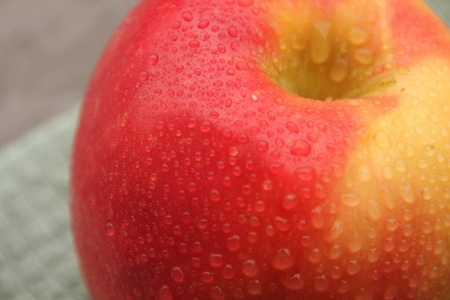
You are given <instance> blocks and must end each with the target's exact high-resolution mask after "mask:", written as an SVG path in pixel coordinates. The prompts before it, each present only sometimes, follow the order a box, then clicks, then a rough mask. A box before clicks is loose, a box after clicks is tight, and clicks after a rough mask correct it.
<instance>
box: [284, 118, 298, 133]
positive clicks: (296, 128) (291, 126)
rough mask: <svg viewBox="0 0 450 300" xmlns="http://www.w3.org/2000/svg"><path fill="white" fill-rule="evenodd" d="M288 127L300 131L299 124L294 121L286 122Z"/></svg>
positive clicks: (290, 129) (293, 131)
mask: <svg viewBox="0 0 450 300" xmlns="http://www.w3.org/2000/svg"><path fill="white" fill-rule="evenodd" d="M286 128H287V130H289V131H290V132H292V133H299V129H298V126H297V125H296V124H295V123H294V122H292V121H288V122H286Z"/></svg>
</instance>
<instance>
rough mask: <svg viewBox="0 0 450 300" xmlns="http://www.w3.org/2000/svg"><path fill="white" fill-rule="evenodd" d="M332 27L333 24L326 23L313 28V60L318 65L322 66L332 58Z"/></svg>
mask: <svg viewBox="0 0 450 300" xmlns="http://www.w3.org/2000/svg"><path fill="white" fill-rule="evenodd" d="M332 27H333V25H332V23H331V22H326V21H325V22H318V23H315V24H314V25H313V27H312V32H311V59H312V61H313V62H314V63H316V64H322V63H324V62H326V61H327V60H328V59H329V58H330V55H331V37H330V33H331V32H330V31H331V28H332Z"/></svg>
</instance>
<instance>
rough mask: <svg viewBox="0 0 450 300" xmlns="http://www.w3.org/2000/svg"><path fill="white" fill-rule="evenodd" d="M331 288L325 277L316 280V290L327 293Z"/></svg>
mask: <svg viewBox="0 0 450 300" xmlns="http://www.w3.org/2000/svg"><path fill="white" fill-rule="evenodd" d="M329 286H330V282H329V281H328V278H327V277H326V276H325V275H322V276H318V277H316V278H314V289H315V290H316V291H319V292H323V291H326V290H327V289H328V288H329Z"/></svg>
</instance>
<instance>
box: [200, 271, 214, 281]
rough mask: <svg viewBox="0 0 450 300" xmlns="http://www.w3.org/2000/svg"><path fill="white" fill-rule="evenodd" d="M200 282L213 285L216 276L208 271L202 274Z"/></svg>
mask: <svg viewBox="0 0 450 300" xmlns="http://www.w3.org/2000/svg"><path fill="white" fill-rule="evenodd" d="M200 280H201V281H202V282H204V283H213V282H214V274H213V273H211V272H208V271H205V272H202V273H201V274H200Z"/></svg>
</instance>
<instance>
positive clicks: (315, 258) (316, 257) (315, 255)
mask: <svg viewBox="0 0 450 300" xmlns="http://www.w3.org/2000/svg"><path fill="white" fill-rule="evenodd" d="M321 257H322V255H321V254H320V250H319V248H314V249H313V250H312V251H311V252H310V253H309V255H308V260H309V261H310V262H311V263H312V264H317V263H318V262H320V259H321Z"/></svg>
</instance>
